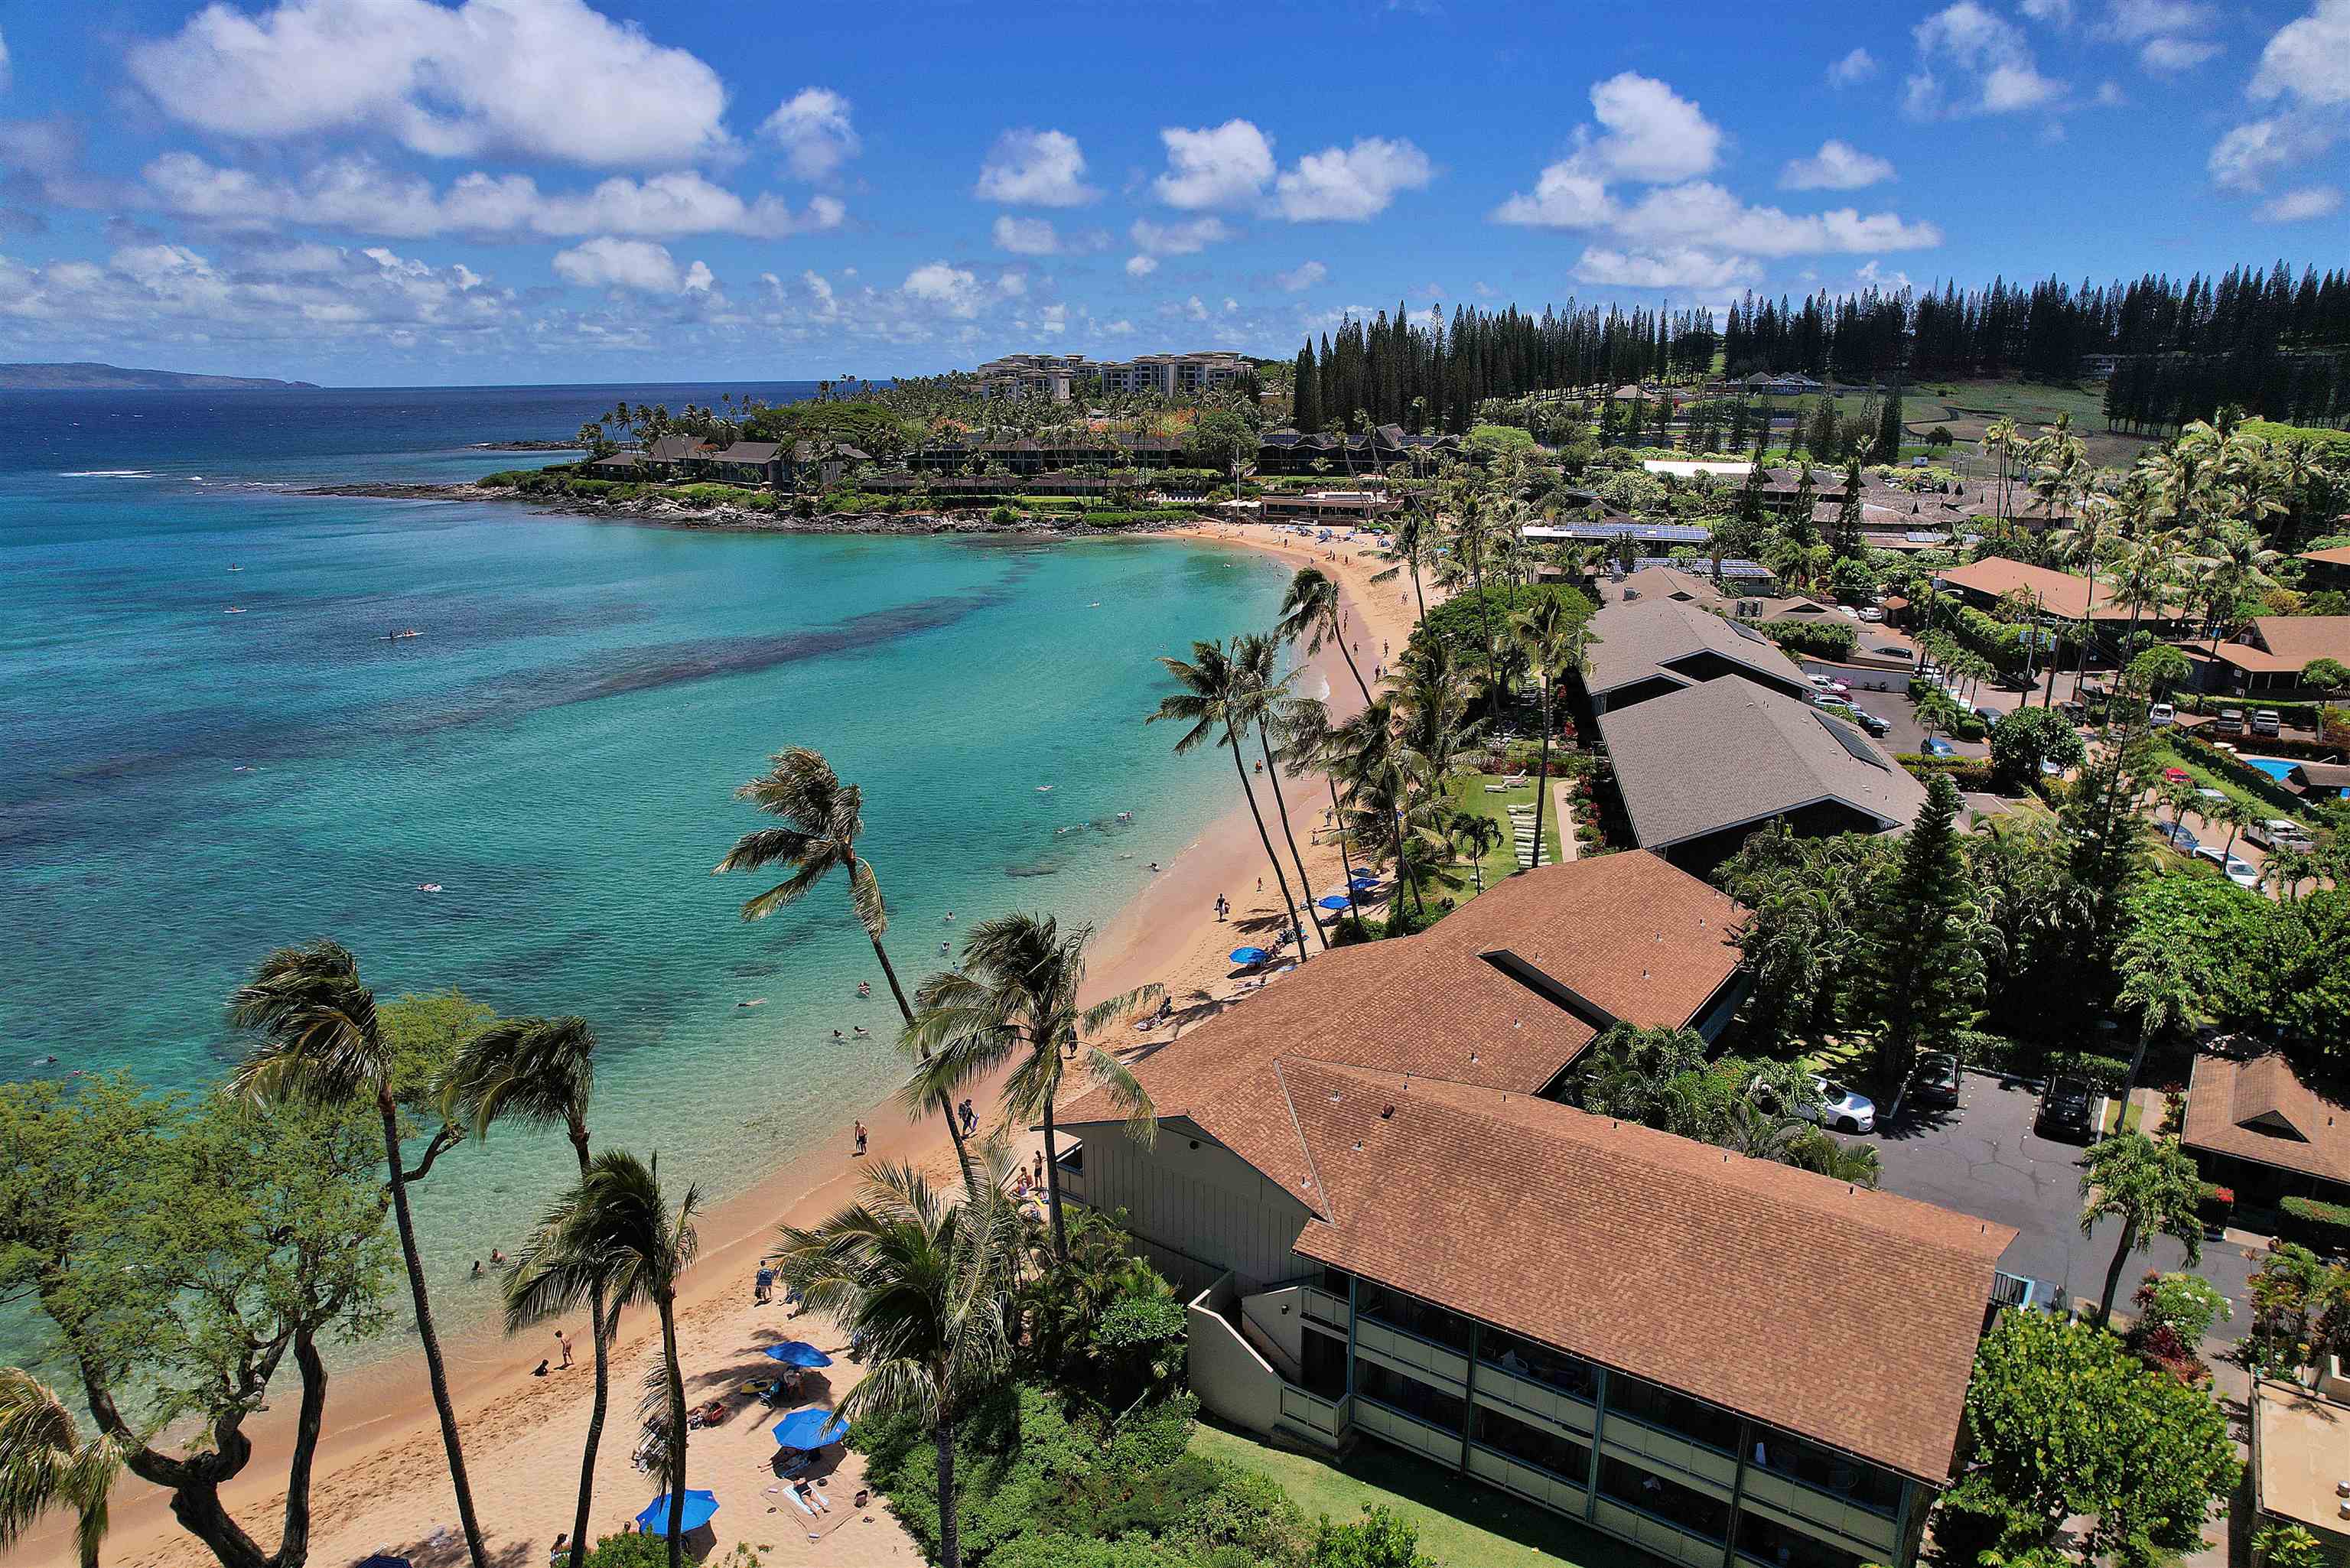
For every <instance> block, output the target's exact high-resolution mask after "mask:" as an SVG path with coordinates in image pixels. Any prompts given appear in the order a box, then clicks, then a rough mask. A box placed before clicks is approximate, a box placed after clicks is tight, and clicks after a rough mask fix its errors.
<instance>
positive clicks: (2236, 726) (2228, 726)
mask: <svg viewBox="0 0 2350 1568" xmlns="http://www.w3.org/2000/svg"><path fill="white" fill-rule="evenodd" d="M2220 728H2221V729H2223V730H2233V731H2235V732H2237V733H2239V734H2241V733H2242V732H2243V728H2244V711H2243V710H2242V709H2241V708H2222V709H2220Z"/></svg>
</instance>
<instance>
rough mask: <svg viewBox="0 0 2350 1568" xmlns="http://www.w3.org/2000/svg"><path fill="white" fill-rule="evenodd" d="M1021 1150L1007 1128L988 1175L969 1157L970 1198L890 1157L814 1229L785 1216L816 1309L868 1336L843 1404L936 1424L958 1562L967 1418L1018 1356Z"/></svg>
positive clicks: (945, 1524) (788, 1266) (966, 1185)
mask: <svg viewBox="0 0 2350 1568" xmlns="http://www.w3.org/2000/svg"><path fill="white" fill-rule="evenodd" d="M1008 1159H1009V1156H1008V1155H1007V1153H1006V1152H1005V1150H1004V1148H1003V1143H1002V1142H1001V1140H998V1141H996V1142H994V1143H991V1144H990V1145H989V1146H988V1147H987V1149H986V1150H985V1153H984V1163H985V1173H984V1178H983V1175H982V1173H981V1171H979V1170H978V1169H976V1168H972V1167H969V1166H967V1167H965V1168H964V1169H963V1190H962V1201H961V1202H955V1201H952V1200H951V1199H950V1198H949V1196H948V1195H947V1194H944V1193H941V1192H940V1191H939V1190H938V1189H935V1188H933V1187H932V1186H931V1182H930V1179H929V1178H928V1177H925V1176H924V1175H922V1173H921V1172H920V1171H918V1170H916V1169H914V1168H912V1167H910V1166H902V1165H882V1166H879V1167H877V1168H874V1169H872V1170H871V1171H868V1173H867V1175H866V1179H865V1185H864V1192H863V1194H862V1196H861V1198H860V1199H859V1201H858V1202H856V1203H853V1204H851V1205H850V1206H849V1207H847V1208H846V1209H843V1210H841V1211H840V1212H838V1213H837V1214H835V1215H833V1216H832V1217H831V1218H830V1219H828V1220H825V1221H824V1222H823V1223H821V1224H819V1225H817V1226H816V1228H815V1229H814V1230H809V1231H803V1230H797V1229H795V1228H792V1227H788V1226H787V1227H785V1230H784V1231H783V1247H782V1251H781V1252H780V1253H779V1254H778V1257H777V1260H776V1261H777V1264H778V1267H779V1269H780V1271H781V1272H782V1274H783V1277H784V1281H785V1283H786V1284H787V1285H789V1286H790V1287H791V1288H792V1289H793V1290H795V1291H796V1292H797V1293H799V1295H800V1298H801V1299H802V1300H803V1301H805V1302H806V1303H807V1304H808V1307H809V1309H810V1310H811V1311H815V1312H820V1313H825V1314H829V1315H830V1316H831V1317H832V1318H833V1319H834V1320H835V1321H836V1322H837V1323H838V1324H840V1325H841V1326H842V1327H843V1328H846V1329H847V1330H848V1332H849V1334H850V1335H851V1336H852V1337H853V1338H855V1339H856V1340H857V1341H858V1343H859V1344H861V1345H864V1346H865V1354H866V1364H865V1376H863V1377H862V1378H860V1379H859V1380H858V1385H857V1386H856V1387H854V1388H852V1389H850V1390H849V1391H848V1394H847V1397H845V1398H843V1399H842V1400H841V1402H840V1414H841V1416H842V1417H844V1418H847V1419H850V1420H865V1419H868V1418H870V1417H886V1416H907V1417H913V1418H914V1419H917V1420H919V1421H920V1422H921V1423H922V1424H923V1425H924V1426H926V1427H928V1428H930V1431H931V1445H932V1447H933V1448H934V1449H936V1451H937V1454H938V1472H939V1561H940V1562H941V1563H944V1564H945V1568H962V1521H961V1519H960V1518H959V1517H958V1512H959V1506H960V1504H959V1500H958V1497H957V1493H956V1487H955V1429H956V1426H957V1424H958V1423H959V1422H960V1421H961V1420H962V1415H963V1412H964V1411H965V1410H967V1409H969V1408H970V1407H971V1405H972V1402H973V1401H974V1400H976V1399H977V1398H979V1397H981V1396H982V1395H983V1394H985V1393H986V1392H987V1391H988V1390H989V1389H991V1388H993V1387H994V1386H996V1385H997V1384H998V1383H1000V1382H1001V1381H1002V1380H1003V1376H1004V1375H1005V1371H1006V1369H1007V1367H1008V1366H1009V1365H1010V1362H1011V1358H1012V1349H1011V1345H1010V1342H1009V1339H1008V1337H1007V1335H1006V1332H1005V1324H1006V1323H1007V1322H1008V1321H1009V1318H1010V1314H1009V1312H1008V1311H1007V1304H1008V1303H1009V1301H1010V1299H1011V1296H1012V1293H1013V1288H1014V1282H1015V1281H1016V1279H1017V1277H1018V1274H1019V1270H1020V1267H1021V1258H1022V1254H1023V1251H1024V1243H1025V1239H1026V1228H1025V1222H1024V1220H1022V1219H1021V1217H1020V1212H1019V1208H1018V1205H1016V1204H1014V1202H1013V1201H1012V1200H1011V1199H1010V1197H1009V1196H1008V1195H1007V1194H1006V1193H1005V1192H1004V1190H1003V1176H1004V1172H1005V1171H1006V1169H1007V1168H1008Z"/></svg>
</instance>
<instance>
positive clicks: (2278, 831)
mask: <svg viewBox="0 0 2350 1568" xmlns="http://www.w3.org/2000/svg"><path fill="white" fill-rule="evenodd" d="M2260 836H2262V838H2264V839H2266V840H2267V841H2268V846H2269V847H2270V848H2272V849H2297V850H2300V851H2301V852H2303V854H2306V853H2308V852H2309V851H2310V850H2312V849H2314V848H2316V847H2317V844H2316V841H2315V840H2314V839H2312V838H2311V837H2310V836H2309V835H2308V834H2306V833H2304V832H2303V831H2302V827H2301V825H2300V824H2299V823H2297V822H2290V821H2287V820H2286V819H2285V818H2283V817H2282V816H2272V817H2270V818H2269V819H2268V820H2267V821H2266V822H2263V823H2262V824H2261V835H2260Z"/></svg>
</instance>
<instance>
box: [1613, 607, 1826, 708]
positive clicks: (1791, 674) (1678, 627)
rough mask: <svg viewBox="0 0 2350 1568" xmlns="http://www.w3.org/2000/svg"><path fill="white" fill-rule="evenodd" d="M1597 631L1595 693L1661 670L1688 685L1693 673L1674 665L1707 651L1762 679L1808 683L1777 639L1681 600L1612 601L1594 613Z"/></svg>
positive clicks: (1795, 684) (1650, 676) (1787, 683)
mask: <svg viewBox="0 0 2350 1568" xmlns="http://www.w3.org/2000/svg"><path fill="white" fill-rule="evenodd" d="M1626 580H1627V581H1629V580H1630V579H1628V578H1627V579H1626ZM1591 634H1592V636H1593V638H1594V639H1596V640H1595V641H1594V642H1593V643H1592V645H1591V648H1590V650H1589V651H1588V652H1587V653H1586V655H1585V659H1584V674H1583V682H1584V687H1585V689H1586V691H1590V692H1591V693H1592V695H1594V696H1595V697H1597V696H1604V695H1606V694H1607V692H1610V691H1616V690H1617V689H1618V688H1621V687H1625V686H1629V685H1631V684H1633V683H1634V682H1636V681H1640V680H1651V679H1653V678H1654V677H1655V676H1657V675H1658V674H1659V673H1660V672H1661V673H1662V674H1664V675H1666V676H1667V677H1668V678H1669V679H1671V680H1678V681H1679V682H1681V683H1682V684H1684V685H1688V684H1691V683H1692V681H1693V679H1694V678H1693V677H1690V676H1688V675H1683V674H1681V673H1679V672H1678V671H1676V670H1674V669H1673V668H1672V666H1673V665H1674V663H1675V662H1677V661H1678V660H1680V659H1689V658H1691V657H1693V656H1695V655H1698V654H1702V653H1714V654H1719V655H1720V656H1721V657H1722V658H1723V659H1729V660H1730V661H1731V663H1733V664H1737V665H1739V666H1741V667H1742V668H1743V669H1745V670H1750V671H1752V674H1753V676H1754V678H1755V679H1756V680H1763V681H1766V682H1768V681H1777V682H1780V683H1782V684H1783V685H1785V686H1787V687H1789V688H1791V689H1793V688H1800V687H1802V686H1803V685H1804V672H1803V671H1802V670H1799V669H1797V668H1796V667H1795V663H1794V660H1793V659H1789V658H1788V657H1787V656H1786V655H1785V654H1783V653H1782V652H1780V651H1779V650H1778V649H1775V648H1773V647H1772V646H1771V644H1769V643H1768V642H1765V641H1763V640H1761V639H1758V638H1756V637H1753V636H1752V635H1750V634H1748V633H1746V632H1745V631H1743V630H1742V628H1737V627H1733V626H1731V624H1730V623H1729V622H1728V621H1726V620H1723V619H1722V618H1721V617H1720V616H1718V615H1713V614H1711V613H1710V612H1708V611H1706V610H1702V609H1700V608H1698V607H1696V606H1695V605H1691V604H1684V603H1682V602H1681V601H1680V600H1679V599H1672V598H1664V597H1653V598H1642V599H1637V600H1635V601H1633V602H1632V603H1629V604H1614V605H1609V606H1608V607H1607V608H1605V609H1603V610H1601V611H1600V612H1599V613H1598V614H1597V615H1595V616H1593V617H1592V618H1591Z"/></svg>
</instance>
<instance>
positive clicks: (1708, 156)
mask: <svg viewBox="0 0 2350 1568" xmlns="http://www.w3.org/2000/svg"><path fill="white" fill-rule="evenodd" d="M1591 112H1592V116H1593V118H1594V119H1597V120H1598V121H1599V123H1600V124H1601V125H1602V126H1603V127H1605V128H1606V131H1605V134H1603V135H1601V136H1600V137H1599V138H1598V139H1597V140H1595V141H1593V142H1592V143H1591V144H1590V146H1589V148H1588V151H1589V153H1590V155H1591V157H1592V158H1593V159H1594V160H1595V161H1596V162H1597V164H1598V166H1599V168H1600V169H1601V170H1603V171H1606V172H1607V173H1609V174H1612V175H1617V176H1619V177H1620V178H1623V179H1626V180H1639V181H1643V182H1651V183H1654V182H1662V181H1667V180H1686V179H1689V178H1690V176H1692V175H1696V174H1703V173H1705V172H1706V171H1709V170H1711V168H1712V167H1713V165H1714V162H1715V160H1716V159H1718V158H1719V157H1720V156H1721V127H1720V126H1717V125H1715V124H1714V123H1713V122H1712V121H1711V120H1710V119H1706V117H1705V114H1704V111H1702V110H1701V109H1699V108H1698V106H1697V105H1696V104H1694V103H1692V102H1690V100H1689V99H1685V98H1682V97H1681V96H1680V95H1679V94H1678V93H1676V92H1674V91H1673V89H1672V88H1669V87H1667V86H1666V85H1665V84H1664V83H1663V82H1660V81H1659V80H1657V79H1656V78H1653V77H1644V76H1641V75H1639V74H1638V72H1636V71H1625V72H1622V73H1620V74H1619V75H1617V76H1612V77H1609V78H1607V80H1606V81H1604V82H1599V83H1596V84H1595V85H1594V86H1593V87H1592V89H1591Z"/></svg>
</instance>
